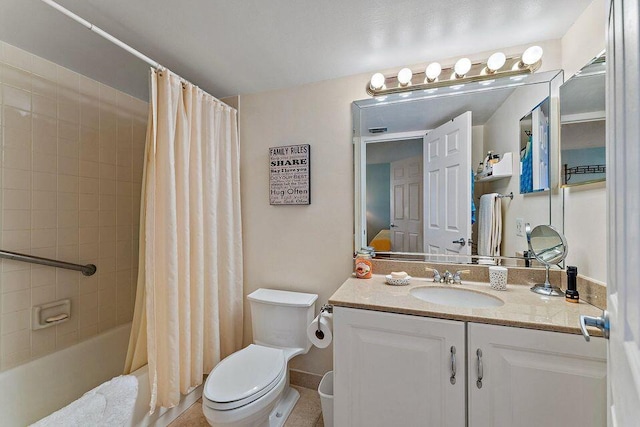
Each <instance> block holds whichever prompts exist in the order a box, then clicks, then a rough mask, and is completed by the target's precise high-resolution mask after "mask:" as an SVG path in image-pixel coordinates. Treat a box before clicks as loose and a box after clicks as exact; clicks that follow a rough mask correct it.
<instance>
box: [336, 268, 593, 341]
mask: <svg viewBox="0 0 640 427" xmlns="http://www.w3.org/2000/svg"><path fill="white" fill-rule="evenodd" d="M419 286H437V287H448V286H452V287H457V288H462V289H468V290H472V291H476V292H482V293H486V294H489V295H492V296H494V297H497V298H499V299H501V300H502V301H504V305H502V306H500V307H490V308H461V307H453V306H447V305H440V304H433V303H429V302H426V301H422V300H420V299H418V298H416V297H414V296H412V295H411V294H409V291H410V290H411V289H412V288H415V287H419ZM329 303H330V304H333V305H334V306H339V307H350V308H360V309H366V310H377V311H387V312H391V313H400V314H411V315H416V316H425V317H435V318H439V319H451V320H461V321H468V322H476V323H489V324H494V325H503V326H514V327H520V328H528V329H540V330H546V331H555V332H565V333H572V334H580V333H581V332H580V325H579V319H580V315H581V314H586V315H589V316H600V315H601V314H602V310H600V309H599V308H597V307H594V306H592V305H590V304H587V303H586V302H584V301H580V302H579V303H578V304H572V303H568V302H566V301H565V299H564V297H546V296H542V295H538V294H534V293H533V292H531V291H530V290H529V286H526V285H508V287H507V290H506V291H495V290H493V289H491V287H490V286H489V284H488V283H482V282H468V281H463V282H462V284H461V285H445V284H441V283H434V282H433V281H432V280H431V279H427V278H413V279H411V283H410V284H409V285H407V286H390V285H387V284H386V283H385V276H384V275H380V274H374V275H373V277H372V278H371V279H356V278H355V277H351V278H348V279H347V280H346V281H345V282H344V283H343V284H342V286H341V287H340V288H339V289H338V290H337V291H336V292H335V293H334V294H333V295H332V296H331V298H330V299H329ZM589 333H590V334H591V335H594V336H602V334H601V333H600V331H599V330H597V329H594V328H589Z"/></svg>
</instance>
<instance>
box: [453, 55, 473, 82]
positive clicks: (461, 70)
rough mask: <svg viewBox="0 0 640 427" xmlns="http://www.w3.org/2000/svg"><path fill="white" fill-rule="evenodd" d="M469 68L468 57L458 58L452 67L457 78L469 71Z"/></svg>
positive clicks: (469, 61)
mask: <svg viewBox="0 0 640 427" xmlns="http://www.w3.org/2000/svg"><path fill="white" fill-rule="evenodd" d="M470 69H471V60H470V59H469V58H460V59H458V62H456V65H455V66H454V67H453V70H454V71H455V73H456V77H457V78H461V77H464V76H465V74H467V73H468V72H469V70H470Z"/></svg>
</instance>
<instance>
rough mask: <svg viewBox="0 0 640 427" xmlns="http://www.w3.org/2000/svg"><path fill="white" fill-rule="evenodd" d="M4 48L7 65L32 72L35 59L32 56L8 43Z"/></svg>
mask: <svg viewBox="0 0 640 427" xmlns="http://www.w3.org/2000/svg"><path fill="white" fill-rule="evenodd" d="M3 47H4V61H5V63H6V64H9V65H12V66H14V67H17V68H20V69H22V70H25V71H29V72H30V71H31V66H32V58H33V55H32V54H30V53H29V52H27V51H25V50H22V49H20V48H17V47H15V46H12V45H10V44H8V43H4V44H3Z"/></svg>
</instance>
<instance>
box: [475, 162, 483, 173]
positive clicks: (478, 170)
mask: <svg viewBox="0 0 640 427" xmlns="http://www.w3.org/2000/svg"><path fill="white" fill-rule="evenodd" d="M483 171H484V163H483V162H480V164H479V165H478V169H476V174H478V175H480V174H481V173H482V172H483Z"/></svg>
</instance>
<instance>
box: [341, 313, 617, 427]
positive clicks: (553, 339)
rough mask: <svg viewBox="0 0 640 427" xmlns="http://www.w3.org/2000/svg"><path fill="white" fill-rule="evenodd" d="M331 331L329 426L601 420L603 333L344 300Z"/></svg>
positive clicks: (481, 426)
mask: <svg viewBox="0 0 640 427" xmlns="http://www.w3.org/2000/svg"><path fill="white" fill-rule="evenodd" d="M334 338H335V341H334V411H335V412H334V414H335V415H334V417H335V418H334V421H335V426H336V427H345V426H460V427H462V426H467V425H468V426H469V427H502V426H505V427H507V426H519V427H520V426H522V427H527V426H536V427H539V426H554V425H562V426H580V427H601V426H603V425H606V343H605V340H604V339H603V338H592V339H591V342H589V343H587V342H586V341H585V340H584V338H583V337H582V336H581V335H575V334H565V333H558V332H547V331H538V330H531V329H522V328H514V327H506V326H496V325H486V324H477V323H466V322H462V321H453V320H442V319H434V318H428V317H419V316H411V315H404V314H394V313H385V312H378V311H371V310H361V309H352V308H344V307H334ZM452 347H455V355H454V356H455V361H454V358H453V357H452V356H453V355H452V352H451V348H452ZM478 350H480V352H478ZM465 359H466V360H465ZM452 367H455V381H451V376H452V373H453V370H452ZM479 379H480V380H481V381H480V382H478V380H479ZM465 383H466V387H465Z"/></svg>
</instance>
